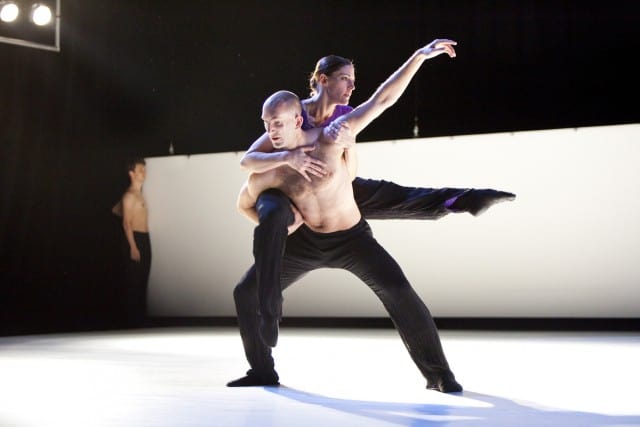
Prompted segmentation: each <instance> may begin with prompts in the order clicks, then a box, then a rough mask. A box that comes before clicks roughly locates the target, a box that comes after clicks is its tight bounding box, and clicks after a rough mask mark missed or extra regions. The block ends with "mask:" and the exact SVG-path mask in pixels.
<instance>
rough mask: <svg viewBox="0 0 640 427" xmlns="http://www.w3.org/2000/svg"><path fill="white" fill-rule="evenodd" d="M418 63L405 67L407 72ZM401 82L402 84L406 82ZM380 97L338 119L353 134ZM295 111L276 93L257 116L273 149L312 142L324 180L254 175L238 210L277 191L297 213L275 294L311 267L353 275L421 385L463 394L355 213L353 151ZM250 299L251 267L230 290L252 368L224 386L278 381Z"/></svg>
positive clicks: (422, 316) (431, 49)
mask: <svg viewBox="0 0 640 427" xmlns="http://www.w3.org/2000/svg"><path fill="white" fill-rule="evenodd" d="M453 44H455V42H452V41H450V40H435V41H434V42H432V43H430V44H429V45H427V46H426V47H424V48H422V49H419V50H418V51H417V53H418V54H419V55H421V56H422V58H421V59H426V58H427V57H433V56H436V55H439V54H441V53H447V54H448V55H449V56H454V55H455V52H454V50H453V46H452V45H453ZM420 62H421V61H420ZM419 65H420V63H417V64H416V63H412V62H411V61H409V64H408V65H407V63H405V66H409V67H419ZM402 69H403V67H401V69H400V70H402ZM400 70H399V71H400ZM411 75H413V74H411ZM392 77H393V76H392ZM396 77H397V76H396ZM409 79H410V77H409ZM401 80H402V78H401ZM401 84H404V85H405V87H406V85H407V84H408V81H403V82H402V83H401ZM381 88H382V87H381ZM383 92H384V91H381V90H380V89H379V90H377V91H376V93H374V95H373V96H372V97H371V98H370V99H369V100H367V101H366V102H365V103H363V104H362V105H360V106H358V107H357V108H356V109H354V110H353V111H352V112H350V113H349V114H347V115H345V116H342V117H341V118H340V120H341V121H342V122H344V123H345V124H346V126H347V127H348V129H349V130H350V132H351V134H352V135H353V136H354V137H355V136H356V135H357V134H358V133H359V132H360V131H361V130H362V129H364V127H366V126H367V125H368V124H369V123H370V122H371V121H372V120H374V119H375V118H376V117H378V116H379V115H380V114H381V113H382V112H383V111H384V110H386V109H387V108H388V107H389V106H391V105H393V103H395V101H396V100H397V98H388V97H385V96H380V94H381V93H383ZM301 112H302V108H301V105H300V100H299V99H298V97H297V96H296V95H295V94H293V93H291V92H286V91H280V92H276V93H275V94H273V95H272V96H270V97H269V98H268V99H267V100H266V101H265V103H264V106H263V113H262V119H263V121H264V122H265V126H266V128H267V131H268V133H269V135H270V137H271V140H272V142H273V144H274V147H276V148H278V149H287V150H292V149H296V148H298V147H301V146H303V145H309V144H311V145H312V146H313V147H314V149H313V151H314V154H315V156H316V158H318V159H319V160H321V161H322V162H323V163H324V164H325V165H326V173H325V174H324V176H323V177H322V178H319V179H312V180H307V179H305V178H304V177H303V176H301V175H300V174H299V173H298V172H296V171H294V170H292V169H291V168H289V167H288V166H282V167H278V168H275V169H270V170H268V171H265V172H263V173H254V174H251V176H250V177H249V179H248V181H247V182H246V183H245V185H244V186H243V188H242V190H241V193H240V195H239V198H238V208H239V209H240V210H241V211H242V212H243V213H244V214H245V215H246V216H247V217H249V218H250V219H252V220H253V221H256V222H257V220H258V218H259V214H258V212H257V210H256V200H257V197H258V195H259V194H261V193H262V192H263V191H265V190H268V189H278V190H280V191H282V192H283V193H284V194H285V195H286V196H287V197H288V198H289V199H290V200H291V201H292V202H293V204H294V205H295V206H296V208H297V210H298V211H299V214H300V215H295V218H294V213H293V212H291V213H290V218H289V223H294V226H293V227H291V228H292V229H295V228H296V227H299V228H297V230H296V231H295V232H293V233H292V234H291V235H290V236H289V238H288V240H287V245H286V249H285V251H284V255H283V257H282V272H281V276H280V279H281V280H280V283H279V285H280V291H282V290H284V289H286V288H287V287H288V286H290V285H291V284H292V283H293V282H295V281H296V280H298V279H299V278H301V277H302V276H304V275H305V274H306V273H308V272H310V271H312V270H314V269H317V268H323V267H328V268H341V269H345V270H347V271H350V272H352V273H353V274H355V275H356V276H357V277H359V278H360V279H361V280H362V281H364V282H365V283H366V284H367V285H368V286H369V287H370V288H371V289H372V290H373V291H374V293H375V294H376V296H378V298H379V299H380V300H381V301H382V303H383V305H384V307H385V308H386V310H387V312H388V313H389V315H390V317H391V319H392V321H393V323H394V325H395V326H396V328H397V330H398V332H399V333H400V336H401V338H402V339H403V341H404V343H405V346H406V348H407V349H408V351H409V354H410V356H411V357H412V359H413V360H414V362H415V363H416V365H417V367H418V369H419V370H420V371H421V372H422V374H423V375H424V377H425V378H426V380H427V388H428V389H434V390H439V391H441V392H445V393H449V392H459V391H462V386H461V385H460V384H458V382H457V381H456V380H455V377H454V375H453V372H452V371H451V369H450V368H449V365H448V363H447V360H446V357H445V355H444V352H443V350H442V345H441V343H440V338H439V336H438V331H437V328H436V325H435V323H434V321H433V318H432V317H431V314H430V313H429V310H428V309H427V307H426V306H425V304H424V303H423V302H422V301H421V300H420V298H419V297H418V295H417V294H416V293H415V291H414V290H413V288H412V287H411V285H410V284H409V282H408V280H407V278H406V277H405V276H404V274H403V272H402V270H401V269H400V267H399V266H398V264H397V263H396V262H395V260H394V259H393V258H392V257H391V256H390V255H389V254H388V253H387V252H386V251H385V250H384V249H383V248H382V246H380V245H379V244H378V242H377V241H376V240H375V239H374V238H373V234H372V232H371V229H370V228H369V225H368V224H367V222H366V221H365V220H364V219H363V218H362V216H361V214H360V211H359V209H358V206H357V204H356V202H355V199H354V194H353V188H352V185H351V182H352V180H353V178H354V169H353V168H350V167H349V165H348V158H349V150H353V149H355V142H354V141H353V140H351V141H346V142H345V141H341V140H339V141H335V140H333V138H332V137H331V136H330V130H329V129H327V128H320V129H312V130H310V131H307V132H306V133H305V132H304V131H303V130H302V117H301ZM303 220H304V224H302V221H303ZM257 296H258V281H257V279H256V274H255V269H254V268H252V269H250V270H249V272H248V273H247V274H246V275H245V277H244V278H243V280H242V281H241V282H240V283H239V284H238V285H237V286H236V288H235V290H234V299H235V302H236V310H237V314H238V324H239V327H240V334H241V337H242V341H243V345H244V349H245V354H246V356H247V359H248V361H249V364H250V366H251V369H250V370H249V371H248V372H247V375H246V376H244V377H242V378H239V379H237V380H234V381H231V382H230V383H228V384H227V385H228V386H230V387H238V386H257V385H278V384H279V377H278V374H277V373H276V371H275V369H274V361H273V358H272V356H271V348H270V347H269V346H268V345H266V344H265V343H264V342H263V340H262V338H261V336H260V333H259V316H260V315H261V313H260V312H259V307H258V298H257Z"/></svg>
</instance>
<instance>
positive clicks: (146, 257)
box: [121, 159, 151, 325]
mask: <svg viewBox="0 0 640 427" xmlns="http://www.w3.org/2000/svg"><path fill="white" fill-rule="evenodd" d="M127 169H128V173H129V178H130V180H131V185H130V186H129V188H128V189H127V191H126V192H125V193H124V195H123V196H122V201H121V206H122V227H123V229H124V235H125V238H126V241H127V244H128V251H127V252H128V256H127V260H126V266H125V287H126V288H125V295H126V298H125V304H126V315H127V321H128V322H129V323H130V324H132V325H139V324H141V323H142V321H143V320H144V318H145V317H146V315H147V285H148V280H149V271H150V269H151V242H150V239H149V222H148V211H147V204H146V202H145V200H144V197H143V195H142V184H143V183H144V180H145V178H146V173H147V171H146V163H145V161H144V159H134V160H132V161H130V162H129V164H128V165H127Z"/></svg>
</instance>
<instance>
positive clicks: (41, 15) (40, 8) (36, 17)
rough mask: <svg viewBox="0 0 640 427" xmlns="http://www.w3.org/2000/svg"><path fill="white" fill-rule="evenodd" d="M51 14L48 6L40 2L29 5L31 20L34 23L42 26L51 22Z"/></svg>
mask: <svg viewBox="0 0 640 427" xmlns="http://www.w3.org/2000/svg"><path fill="white" fill-rule="evenodd" d="M52 17H53V14H52V13H51V9H50V8H49V6H47V5H45V4H41V3H36V4H34V5H33V6H32V7H31V16H30V18H31V22H33V23H34V24H36V25H39V26H44V25H47V24H50V23H51V19H52Z"/></svg>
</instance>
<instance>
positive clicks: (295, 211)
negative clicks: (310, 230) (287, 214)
mask: <svg viewBox="0 0 640 427" xmlns="http://www.w3.org/2000/svg"><path fill="white" fill-rule="evenodd" d="M291 210H292V211H293V216H294V220H293V224H291V225H290V226H289V227H288V228H287V230H288V232H289V233H288V234H289V235H291V234H293V232H295V231H296V230H297V229H298V228H299V227H300V226H301V225H302V223H303V222H304V218H302V214H301V213H300V211H299V210H298V208H296V207H295V206H294V205H291Z"/></svg>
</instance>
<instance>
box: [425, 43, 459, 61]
mask: <svg viewBox="0 0 640 427" xmlns="http://www.w3.org/2000/svg"><path fill="white" fill-rule="evenodd" d="M457 44H458V43H456V42H454V41H453V40H449V39H435V40H434V41H432V42H431V43H429V44H428V45H426V46H425V47H423V48H422V49H420V50H419V51H418V52H419V53H421V54H423V55H425V56H426V57H427V59H430V58H433V57H434V56H438V55H440V54H441V53H446V54H447V55H449V57H450V58H455V57H456V51H455V49H454V48H453V46H455V45H457Z"/></svg>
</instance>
